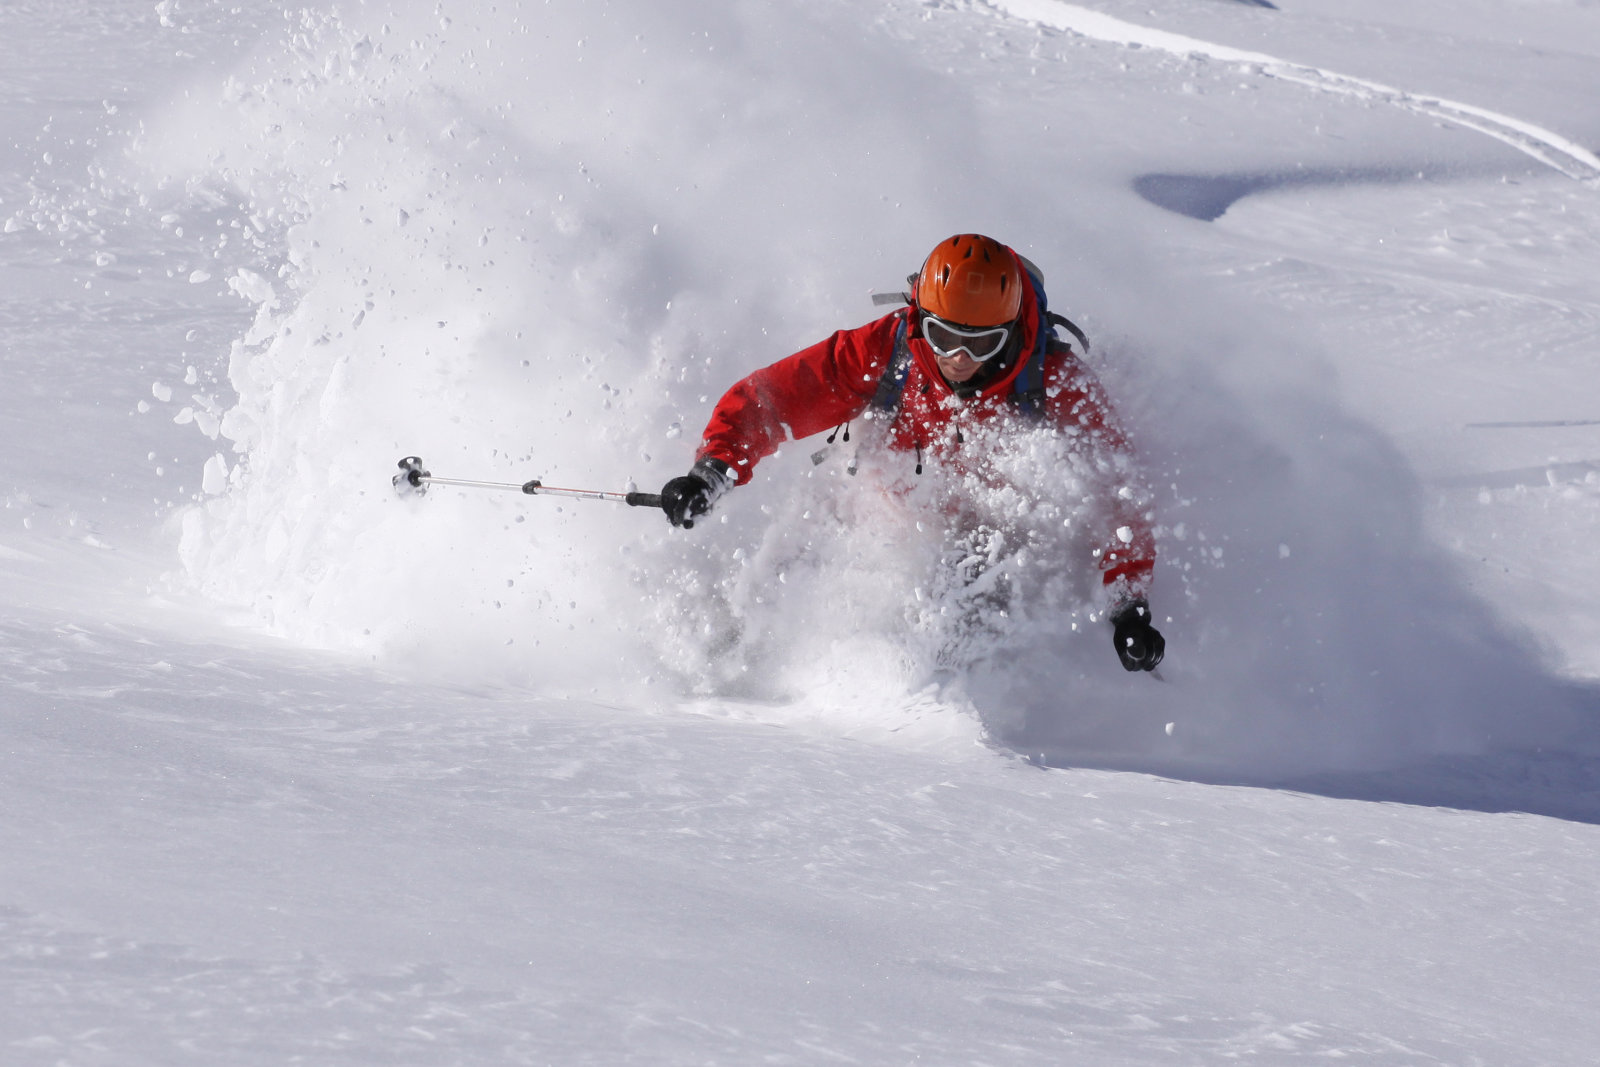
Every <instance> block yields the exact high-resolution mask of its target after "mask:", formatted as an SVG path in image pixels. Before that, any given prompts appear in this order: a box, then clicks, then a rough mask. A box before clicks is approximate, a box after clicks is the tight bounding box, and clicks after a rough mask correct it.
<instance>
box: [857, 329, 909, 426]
mask: <svg viewBox="0 0 1600 1067" xmlns="http://www.w3.org/2000/svg"><path fill="white" fill-rule="evenodd" d="M896 316H897V318H898V319H899V321H898V322H896V323H895V327H894V352H893V354H892V355H890V357H889V364H888V366H886V367H884V368H883V376H882V377H881V378H879V379H878V389H877V392H875V393H873V394H872V401H871V403H869V404H868V405H867V408H868V410H869V411H875V412H882V413H883V415H884V416H885V417H887V418H893V417H894V413H895V412H896V411H898V410H899V409H900V396H901V394H902V393H904V392H905V390H906V375H907V374H908V373H910V371H911V343H910V341H909V340H908V339H907V337H906V331H907V329H908V326H909V323H910V321H911V309H910V308H909V307H908V308H906V309H905V310H903V311H899V312H897V313H896Z"/></svg>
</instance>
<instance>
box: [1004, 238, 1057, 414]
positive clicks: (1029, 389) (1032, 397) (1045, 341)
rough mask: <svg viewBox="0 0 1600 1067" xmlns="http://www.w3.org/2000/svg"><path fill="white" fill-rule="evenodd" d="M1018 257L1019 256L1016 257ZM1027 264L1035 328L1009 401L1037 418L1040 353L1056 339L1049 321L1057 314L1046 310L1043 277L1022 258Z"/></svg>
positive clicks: (1041, 377) (1040, 405)
mask: <svg viewBox="0 0 1600 1067" xmlns="http://www.w3.org/2000/svg"><path fill="white" fill-rule="evenodd" d="M1017 258H1019V259H1022V257H1020V256H1019V257H1017ZM1022 262H1023V264H1024V266H1026V267H1027V275H1028V284H1030V285H1032V286H1033V295H1034V298H1035V299H1036V300H1037V301H1038V304H1039V329H1038V334H1037V336H1036V337H1035V338H1034V343H1033V351H1032V352H1030V353H1029V354H1028V359H1027V361H1026V362H1025V363H1023V364H1022V370H1021V372H1020V373H1019V374H1018V375H1017V380H1016V382H1015V383H1014V384H1013V385H1012V389H1011V403H1012V405H1013V406H1014V407H1015V408H1016V409H1017V410H1018V411H1020V412H1021V413H1022V414H1023V415H1024V416H1026V417H1027V418H1030V419H1037V418H1040V417H1042V416H1043V415H1044V401H1045V395H1044V357H1045V355H1046V354H1048V353H1049V351H1050V348H1051V342H1053V341H1055V339H1056V332H1055V323H1054V322H1053V321H1052V320H1053V319H1055V318H1059V316H1056V315H1052V314H1051V313H1050V311H1049V310H1048V303H1049V302H1048V299H1047V298H1046V297H1045V294H1044V281H1043V279H1041V278H1040V277H1039V272H1038V270H1037V268H1035V267H1034V265H1033V264H1032V263H1029V262H1028V261H1027V260H1026V259H1023V260H1022Z"/></svg>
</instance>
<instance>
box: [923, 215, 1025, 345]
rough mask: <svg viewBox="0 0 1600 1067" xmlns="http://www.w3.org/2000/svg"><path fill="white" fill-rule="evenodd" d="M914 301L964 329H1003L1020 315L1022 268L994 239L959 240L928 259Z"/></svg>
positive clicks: (963, 236) (970, 236) (944, 243)
mask: <svg viewBox="0 0 1600 1067" xmlns="http://www.w3.org/2000/svg"><path fill="white" fill-rule="evenodd" d="M911 295H912V300H913V302H914V303H915V304H916V305H917V307H919V308H921V309H922V310H923V311H925V312H927V313H928V314H930V315H936V316H938V317H939V318H941V319H947V320H949V321H950V322H954V323H959V324H961V325H962V326H1004V325H1006V324H1007V323H1010V322H1013V321H1015V320H1016V317H1017V315H1018V314H1020V313H1021V311H1022V268H1021V267H1020V266H1019V265H1018V264H1017V257H1016V256H1015V255H1014V254H1013V253H1012V251H1011V249H1009V248H1007V247H1006V246H1005V245H1003V244H1001V243H1000V242H999V241H996V240H995V239H994V238H993V237H983V236H980V235H978V234H975V233H963V234H957V235H956V236H955V237H952V238H950V239H949V240H948V241H941V242H939V245H938V247H937V248H935V249H934V250H933V251H932V252H930V253H928V258H927V260H926V261H925V262H924V263H923V264H922V270H921V272H919V273H918V274H917V283H916V290H915V292H913V293H912V294H911Z"/></svg>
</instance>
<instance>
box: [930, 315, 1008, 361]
mask: <svg viewBox="0 0 1600 1067" xmlns="http://www.w3.org/2000/svg"><path fill="white" fill-rule="evenodd" d="M1010 337H1011V328H1010V327H1009V326H984V327H981V328H979V329H969V328H967V327H965V326H957V325H956V324H955V323H951V322H945V321H944V320H943V319H936V318H934V317H933V316H932V315H924V316H923V317H922V339H923V340H924V341H927V342H928V346H929V347H930V348H932V349H933V350H934V352H935V353H937V354H938V355H941V356H953V355H955V354H956V353H958V352H965V353H966V354H967V358H968V359H970V360H972V361H973V362H974V363H982V362H984V361H985V360H990V359H993V358H994V357H995V356H998V355H999V354H1000V353H1001V352H1002V351H1004V350H1005V347H1006V341H1007V340H1008V339H1009V338H1010Z"/></svg>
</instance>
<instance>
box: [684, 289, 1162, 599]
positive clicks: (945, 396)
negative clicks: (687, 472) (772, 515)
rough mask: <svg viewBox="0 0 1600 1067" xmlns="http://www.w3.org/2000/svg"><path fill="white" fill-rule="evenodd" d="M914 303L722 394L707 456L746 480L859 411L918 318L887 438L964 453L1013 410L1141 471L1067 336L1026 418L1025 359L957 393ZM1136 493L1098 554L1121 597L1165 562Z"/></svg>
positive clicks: (1025, 346) (1025, 342) (1032, 335)
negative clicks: (1038, 406)
mask: <svg viewBox="0 0 1600 1067" xmlns="http://www.w3.org/2000/svg"><path fill="white" fill-rule="evenodd" d="M916 314H917V313H916V311H915V310H914V309H912V308H902V309H900V310H898V311H895V312H893V313H891V314H889V315H885V316H884V317H883V318H881V319H878V320H877V321H875V322H869V323H867V324H866V325H865V326H858V327H856V328H855V329H851V330H840V331H839V332H837V333H835V334H834V335H833V336H832V337H829V338H828V339H827V340H825V341H820V342H818V343H817V344H814V345H812V346H810V347H809V348H804V349H801V350H800V351H799V352H796V353H795V354H794V355H792V356H789V357H787V358H785V359H781V360H779V361H778V362H776V363H774V364H772V365H771V366H768V367H763V368H762V369H760V370H758V371H756V372H754V373H753V374H751V375H750V376H749V377H747V378H745V379H743V380H742V381H740V382H738V383H737V384H735V385H734V386H733V387H732V388H731V389H729V390H728V391H727V393H726V394H724V395H723V397H722V399H721V400H720V401H719V402H718V403H717V406H716V410H715V411H713V412H712V415H711V420H710V422H709V423H708V424H707V426H706V431H705V437H704V440H703V441H702V443H701V446H700V450H699V452H698V453H696V458H697V459H706V458H710V459H717V460H721V461H722V462H723V463H726V464H728V466H730V467H731V468H733V470H734V472H735V476H736V478H737V479H738V481H739V482H740V483H743V482H747V481H749V480H750V475H751V473H752V471H753V470H754V469H755V466H756V464H757V463H759V462H760V461H761V460H762V459H764V458H765V457H767V456H770V455H772V453H774V452H776V451H777V450H778V448H779V447H780V446H781V445H782V444H783V442H784V441H786V440H789V439H794V440H799V439H801V438H804V437H810V436H811V435H812V434H816V433H821V432H822V431H824V430H831V429H833V428H834V427H837V426H839V425H841V424H843V423H846V422H849V421H850V420H852V419H856V418H859V417H860V416H861V415H862V414H863V413H864V412H865V411H866V410H867V408H868V407H869V406H870V405H871V403H872V400H873V397H874V395H875V394H876V393H877V390H878V383H879V381H880V380H881V379H882V377H883V375H884V371H885V369H886V368H887V367H888V366H889V364H890V361H891V360H892V359H893V356H894V349H895V331H896V328H897V327H898V325H899V323H900V320H901V319H902V317H906V316H909V317H910V323H909V325H910V328H908V331H907V337H908V343H909V345H910V349H911V356H912V359H911V365H910V368H909V370H908V372H907V375H906V381H905V388H904V391H903V392H902V393H901V397H900V402H899V407H898V410H897V411H895V412H894V415H893V418H892V420H891V421H890V423H889V426H888V431H887V441H888V444H889V447H891V448H895V449H899V450H903V451H907V452H910V451H913V450H915V451H916V452H918V453H919V454H922V455H925V456H927V457H928V458H929V459H931V460H933V461H935V462H938V461H951V462H957V463H959V462H960V452H961V449H962V447H963V445H968V447H981V446H979V445H977V444H976V443H969V442H968V440H967V438H968V437H973V438H979V439H981V435H978V434H971V433H968V434H963V433H962V427H963V426H965V427H967V429H968V430H969V431H970V430H973V429H976V428H978V427H980V426H985V425H989V424H994V423H995V421H996V420H1012V421H1014V422H1015V423H1016V424H1017V426H1018V428H1019V429H1023V428H1027V427H1032V426H1037V425H1040V424H1041V423H1042V424H1044V425H1053V426H1055V427H1058V428H1061V429H1063V430H1065V431H1066V432H1068V433H1072V434H1074V435H1075V437H1076V439H1077V440H1081V441H1082V442H1083V443H1084V445H1085V446H1086V447H1088V448H1095V449H1098V450H1100V451H1101V453H1102V455H1103V456H1105V457H1106V458H1107V459H1108V460H1109V461H1110V462H1113V463H1116V464H1118V465H1119V466H1122V467H1124V468H1125V469H1126V470H1127V471H1128V473H1129V475H1130V476H1135V475H1134V472H1135V470H1136V463H1135V462H1134V459H1135V457H1134V454H1133V450H1132V448H1131V446H1130V445H1129V443H1128V439H1127V437H1126V436H1125V435H1124V434H1123V432H1122V430H1121V428H1120V427H1119V426H1118V425H1117V423H1116V420H1115V416H1114V414H1113V412H1112V410H1111V407H1110V405H1109V404H1108V403H1107V401H1106V398H1105V395H1104V392H1103V390H1102V388H1101V386H1100V383H1099V381H1098V380H1097V379H1096V378H1095V376H1094V374H1093V372H1092V371H1090V370H1089V368H1088V367H1086V366H1084V364H1083V362H1082V361H1081V360H1080V359H1078V357H1077V355H1076V354H1075V353H1074V352H1073V351H1072V349H1071V348H1070V347H1069V346H1067V345H1064V344H1061V343H1059V342H1057V343H1055V344H1052V345H1051V348H1050V351H1049V352H1048V353H1047V354H1046V356H1045V364H1044V399H1043V409H1042V417H1041V418H1039V419H1028V418H1027V417H1026V416H1024V415H1022V414H1021V412H1020V411H1019V410H1018V409H1017V404H1016V403H1015V401H1014V400H1013V399H1012V396H1013V393H1014V391H1015V388H1016V382H1017V378H1018V376H1019V375H1021V374H1022V372H1023V368H1024V364H1025V360H1022V359H1018V360H1017V365H1016V366H1013V367H1011V368H1010V369H1009V371H1008V372H1007V373H1006V374H1004V375H1003V376H1002V377H1000V378H999V379H997V380H996V381H993V382H991V383H989V384H988V385H986V386H985V387H983V389H981V390H980V391H979V392H977V393H976V394H974V395H972V396H970V397H966V398H962V397H960V396H958V395H957V394H956V392H955V390H954V389H952V388H951V386H950V384H949V383H948V382H946V381H945V379H944V376H943V375H942V374H940V373H939V368H938V363H937V361H936V360H935V358H934V354H933V350H932V349H931V348H930V347H929V346H928V344H927V342H926V341H924V340H923V339H922V338H921V336H920V335H919V334H918V331H917V330H916V329H915V328H914V327H915V323H916ZM1019 322H1020V324H1021V326H1020V328H1021V330H1022V338H1021V349H1020V351H1022V352H1032V351H1033V350H1034V346H1035V343H1036V341H1037V339H1038V330H1039V328H1040V324H1039V314H1038V304H1037V300H1036V298H1035V297H1034V294H1033V292H1032V287H1031V286H1029V287H1026V288H1025V289H1024V298H1023V307H1022V313H1021V317H1020V319H1019ZM1131 495H1132V497H1133V498H1134V499H1133V500H1132V501H1130V500H1125V499H1118V500H1115V501H1111V502H1109V503H1110V504H1111V507H1110V508H1109V509H1108V512H1109V514H1111V515H1112V516H1113V518H1112V519H1111V522H1110V528H1109V529H1107V530H1104V531H1102V535H1101V536H1100V537H1099V538H1098V540H1099V542H1100V544H1101V548H1100V549H1099V551H1098V552H1097V553H1096V555H1097V558H1098V563H1099V567H1100V570H1101V574H1102V576H1103V579H1104V583H1105V585H1106V586H1107V588H1108V591H1109V592H1111V594H1112V599H1113V602H1119V601H1122V600H1127V599H1131V598H1133V597H1145V596H1146V595H1147V590H1148V586H1149V582H1150V576H1151V572H1152V571H1153V570H1154V568H1155V538H1154V536H1153V534H1152V531H1151V528H1150V520H1149V518H1148V516H1147V515H1145V514H1144V513H1143V512H1142V511H1141V510H1139V508H1140V505H1139V504H1138V503H1137V499H1138V498H1139V497H1141V496H1143V495H1144V494H1143V493H1142V492H1134V493H1133V494H1131Z"/></svg>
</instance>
